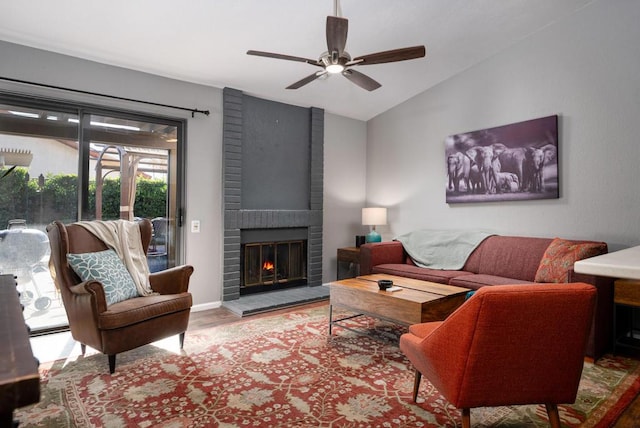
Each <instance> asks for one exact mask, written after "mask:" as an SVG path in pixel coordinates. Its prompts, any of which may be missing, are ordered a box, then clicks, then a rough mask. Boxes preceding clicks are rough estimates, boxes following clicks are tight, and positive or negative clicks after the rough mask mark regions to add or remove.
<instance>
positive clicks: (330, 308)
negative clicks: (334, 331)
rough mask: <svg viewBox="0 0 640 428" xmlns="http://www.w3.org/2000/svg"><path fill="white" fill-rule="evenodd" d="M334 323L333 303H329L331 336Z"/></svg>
mask: <svg viewBox="0 0 640 428" xmlns="http://www.w3.org/2000/svg"><path fill="white" fill-rule="evenodd" d="M332 325H333V305H329V336H331V327H332Z"/></svg>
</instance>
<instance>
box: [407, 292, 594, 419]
mask: <svg viewBox="0 0 640 428" xmlns="http://www.w3.org/2000/svg"><path fill="white" fill-rule="evenodd" d="M595 301H596V289H595V287H593V286H592V285H588V284H583V283H572V284H536V285H495V286H490V287H483V288H481V289H480V290H478V291H477V292H476V293H475V295H474V296H473V297H471V298H470V299H469V300H467V301H466V302H465V303H464V304H463V305H462V306H460V307H459V308H458V309H457V310H456V311H455V312H454V313H452V314H451V315H450V316H449V317H448V318H447V319H446V320H444V321H436V322H429V323H422V324H414V325H412V326H411V327H409V332H408V333H405V334H403V335H402V336H401V337H400V349H401V350H402V352H404V354H405V355H406V356H407V358H408V359H409V361H411V363H412V364H413V366H414V367H415V370H416V372H415V382H414V389H413V400H414V401H416V398H417V394H418V389H419V387H420V379H421V375H422V374H424V375H425V376H426V377H427V378H428V379H429V382H431V384H432V385H433V386H434V387H435V388H436V389H437V390H438V391H440V393H441V394H442V395H443V396H444V397H445V398H446V399H447V400H448V401H449V402H450V403H451V404H453V405H454V406H456V407H457V408H459V409H462V426H463V427H464V428H470V427H471V414H470V409H471V408H473V407H495V406H506V405H520V404H537V403H541V404H545V405H546V408H547V413H548V416H549V421H550V424H551V426H552V427H554V428H560V418H559V414H558V404H560V403H573V402H575V400H576V395H577V392H578V384H579V382H580V375H581V373H582V368H583V365H584V355H585V349H586V345H587V338H588V337H589V328H590V324H591V319H592V317H593V310H594V307H595Z"/></svg>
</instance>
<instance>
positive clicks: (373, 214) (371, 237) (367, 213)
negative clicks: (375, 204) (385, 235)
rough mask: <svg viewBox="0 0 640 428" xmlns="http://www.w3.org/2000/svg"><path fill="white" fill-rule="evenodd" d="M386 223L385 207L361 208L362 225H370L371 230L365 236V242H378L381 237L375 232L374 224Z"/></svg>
mask: <svg viewBox="0 0 640 428" xmlns="http://www.w3.org/2000/svg"><path fill="white" fill-rule="evenodd" d="M383 224H387V209H386V208H363V209H362V225H363V226H372V227H371V232H369V234H368V235H367V237H366V242H380V241H382V237H381V236H380V234H379V233H378V232H376V226H381V225H383Z"/></svg>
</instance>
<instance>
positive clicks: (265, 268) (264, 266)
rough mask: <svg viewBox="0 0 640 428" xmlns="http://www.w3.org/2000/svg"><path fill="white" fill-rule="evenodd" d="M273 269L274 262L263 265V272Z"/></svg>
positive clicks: (266, 262)
mask: <svg viewBox="0 0 640 428" xmlns="http://www.w3.org/2000/svg"><path fill="white" fill-rule="evenodd" d="M273 268H274V266H273V262H271V261H269V260H267V261H265V262H264V263H262V270H273Z"/></svg>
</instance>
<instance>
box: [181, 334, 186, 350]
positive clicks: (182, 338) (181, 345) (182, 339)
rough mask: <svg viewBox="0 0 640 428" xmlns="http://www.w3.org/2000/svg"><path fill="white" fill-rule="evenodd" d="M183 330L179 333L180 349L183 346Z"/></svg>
mask: <svg viewBox="0 0 640 428" xmlns="http://www.w3.org/2000/svg"><path fill="white" fill-rule="evenodd" d="M185 333H186V332H185V331H183V332H182V333H180V349H182V348H183V347H184V335H185Z"/></svg>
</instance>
